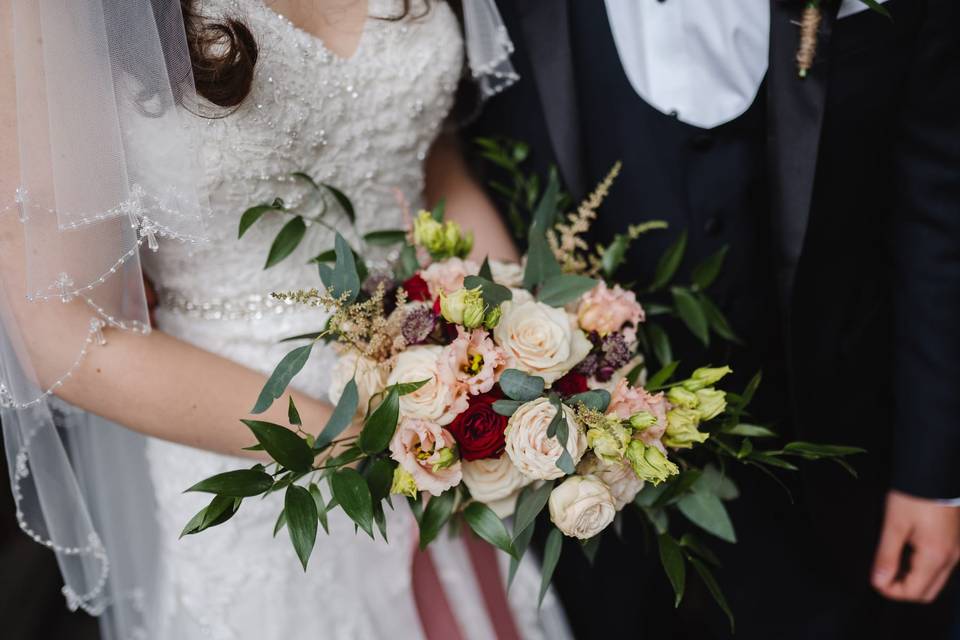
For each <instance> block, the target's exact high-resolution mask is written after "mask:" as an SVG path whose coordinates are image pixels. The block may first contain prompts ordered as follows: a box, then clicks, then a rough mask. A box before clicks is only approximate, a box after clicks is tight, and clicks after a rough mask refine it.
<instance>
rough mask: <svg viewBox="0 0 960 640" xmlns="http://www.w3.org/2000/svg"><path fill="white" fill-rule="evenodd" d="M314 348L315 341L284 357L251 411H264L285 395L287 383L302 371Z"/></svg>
mask: <svg viewBox="0 0 960 640" xmlns="http://www.w3.org/2000/svg"><path fill="white" fill-rule="evenodd" d="M312 349H313V343H312V342H311V343H310V344H308V345H304V346H302V347H297V348H296V349H294V350H293V351H291V352H290V353H288V354H287V355H285V356H284V357H283V360H281V361H280V364H278V365H277V368H276V369H274V370H273V373H271V374H270V378H269V379H268V380H267V382H266V384H264V385H263V389H262V390H261V391H260V397H258V398H257V404H255V405H254V406H253V409H251V410H250V413H263V412H264V411H266V410H267V409H269V408H270V405H272V404H273V401H274V400H276V399H277V398H279V397H280V396H282V395H283V392H284V391H286V389H287V385H289V384H290V381H291V380H293V378H294V376H296V375H297V374H298V373H300V370H301V369H303V365H305V364H306V363H307V360H308V359H309V358H310V351H311V350H312Z"/></svg>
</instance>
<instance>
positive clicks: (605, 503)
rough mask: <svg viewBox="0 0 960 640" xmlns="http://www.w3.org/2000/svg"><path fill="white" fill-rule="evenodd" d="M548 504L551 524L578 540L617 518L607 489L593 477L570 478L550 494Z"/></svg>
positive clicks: (591, 534) (598, 530)
mask: <svg viewBox="0 0 960 640" xmlns="http://www.w3.org/2000/svg"><path fill="white" fill-rule="evenodd" d="M548 505H549V507H550V520H551V521H553V524H555V525H557V528H558V529H560V531H562V532H563V533H564V534H565V535H568V536H571V537H574V538H580V539H581V540H588V539H590V538H592V537H593V536H595V535H597V534H598V533H600V532H601V531H603V530H604V529H606V528H607V526H608V525H609V524H610V523H611V522H613V518H614V516H616V515H617V510H616V509H615V508H614V503H613V496H612V495H610V490H609V489H608V488H607V486H606V485H605V484H603V483H602V482H600V480H598V479H597V478H594V477H593V476H570V477H569V478H567V479H566V480H564V481H563V482H562V483H561V484H560V486H559V487H556V488H555V489H554V490H553V491H551V492H550V499H549V500H548Z"/></svg>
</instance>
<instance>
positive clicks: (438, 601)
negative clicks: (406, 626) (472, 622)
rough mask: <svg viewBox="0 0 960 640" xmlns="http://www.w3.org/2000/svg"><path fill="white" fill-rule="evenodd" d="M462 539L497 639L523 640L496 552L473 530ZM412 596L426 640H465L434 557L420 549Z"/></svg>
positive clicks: (415, 557)
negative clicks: (508, 598)
mask: <svg viewBox="0 0 960 640" xmlns="http://www.w3.org/2000/svg"><path fill="white" fill-rule="evenodd" d="M462 540H463V543H464V545H466V548H467V555H468V556H469V558H470V564H471V566H472V567H473V573H474V575H475V576H476V579H477V584H478V585H479V586H480V593H481V594H482V596H483V604H484V607H485V608H486V610H487V615H488V616H489V617H490V622H491V625H492V626H493V629H494V632H495V633H496V634H497V638H498V640H520V634H519V632H518V631H517V627H516V622H515V621H514V619H513V613H512V612H511V611H510V604H509V602H508V601H507V592H506V590H505V589H504V587H503V584H504V583H503V579H502V577H501V575H500V564H499V562H498V561H497V552H496V549H494V548H493V547H492V546H490V545H489V544H487V543H486V542H484V541H483V540H481V539H480V538H478V537H476V536H475V535H474V534H473V532H471V531H467V532H465V534H464V536H463V537H462ZM413 596H414V601H415V602H416V605H417V614H418V615H419V616H420V624H421V626H422V627H423V634H424V636H425V637H426V638H427V640H464V635H463V632H462V631H461V629H460V625H459V622H458V621H457V617H456V615H455V614H454V613H453V608H452V607H451V606H450V601H449V600H448V599H447V594H446V592H445V591H444V589H443V583H442V582H441V581H440V574H439V573H437V567H436V565H435V564H434V562H433V557H432V556H431V555H430V553H429V552H426V551H420V549H419V546H418V547H416V548H415V549H414V552H413Z"/></svg>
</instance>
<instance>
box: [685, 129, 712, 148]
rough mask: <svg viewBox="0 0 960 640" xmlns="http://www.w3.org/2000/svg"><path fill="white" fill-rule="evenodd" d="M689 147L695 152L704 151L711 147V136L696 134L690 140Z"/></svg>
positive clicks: (710, 134)
mask: <svg viewBox="0 0 960 640" xmlns="http://www.w3.org/2000/svg"><path fill="white" fill-rule="evenodd" d="M690 146H691V147H693V148H694V149H696V150H697V151H706V150H707V149H709V148H710V147H711V146H713V134H712V133H706V132H704V133H698V134H697V135H695V136H693V138H692V139H691V140H690Z"/></svg>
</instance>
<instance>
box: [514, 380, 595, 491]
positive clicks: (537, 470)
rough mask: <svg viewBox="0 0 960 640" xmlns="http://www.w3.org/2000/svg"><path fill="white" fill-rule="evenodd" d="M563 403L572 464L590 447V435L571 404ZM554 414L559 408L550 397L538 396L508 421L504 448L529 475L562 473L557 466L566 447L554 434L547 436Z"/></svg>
mask: <svg viewBox="0 0 960 640" xmlns="http://www.w3.org/2000/svg"><path fill="white" fill-rule="evenodd" d="M561 406H563V412H564V415H565V416H566V418H567V451H568V452H569V454H570V457H571V458H573V464H577V463H578V462H580V458H582V457H583V454H584V452H585V451H586V449H587V436H586V435H584V433H583V429H581V428H580V425H579V424H578V423H577V419H576V417H575V416H574V414H573V411H572V410H571V409H570V407H568V406H566V405H561ZM555 415H557V409H556V407H554V405H553V403H551V402H550V400H548V399H547V398H537V399H536V400H533V401H531V402H527V403H526V404H522V405H520V408H519V409H517V410H516V411H515V412H514V414H513V415H512V416H510V420H509V421H508V422H507V430H506V432H505V435H506V449H505V450H506V452H507V455H508V456H510V459H511V460H512V461H513V464H515V465H516V467H517V469H519V470H520V473H522V474H523V475H525V476H527V477H528V478H532V479H534V480H553V479H554V478H559V477H561V476H562V475H563V470H561V469H560V468H558V467H557V460H559V459H560V456H561V455H562V454H563V447H561V446H560V443H559V442H557V439H556V438H555V437H547V429H548V428H549V427H550V422H551V421H552V420H553V417H554V416H555Z"/></svg>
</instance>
